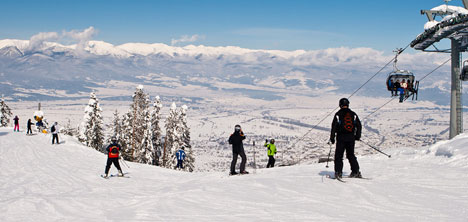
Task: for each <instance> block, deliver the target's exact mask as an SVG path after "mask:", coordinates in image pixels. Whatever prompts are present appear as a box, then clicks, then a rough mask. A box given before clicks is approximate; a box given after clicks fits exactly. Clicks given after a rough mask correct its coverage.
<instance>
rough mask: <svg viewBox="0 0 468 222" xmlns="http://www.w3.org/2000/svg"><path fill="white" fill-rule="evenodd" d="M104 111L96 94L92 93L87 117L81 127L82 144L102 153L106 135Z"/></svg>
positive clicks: (87, 108)
mask: <svg viewBox="0 0 468 222" xmlns="http://www.w3.org/2000/svg"><path fill="white" fill-rule="evenodd" d="M101 113H102V109H101V107H100V105H99V100H98V99H97V97H96V94H95V93H94V92H92V93H91V94H90V99H89V102H88V105H87V106H86V108H85V115H84V117H83V122H82V124H81V127H80V136H79V139H80V141H81V142H83V143H84V144H86V145H87V146H89V147H92V148H94V149H96V150H99V151H102V145H103V142H104V133H103V130H102V125H103V119H102V115H101Z"/></svg>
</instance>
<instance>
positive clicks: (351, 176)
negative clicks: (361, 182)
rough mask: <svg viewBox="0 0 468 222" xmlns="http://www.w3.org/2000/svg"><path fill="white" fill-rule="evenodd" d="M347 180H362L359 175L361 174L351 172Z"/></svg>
mask: <svg viewBox="0 0 468 222" xmlns="http://www.w3.org/2000/svg"><path fill="white" fill-rule="evenodd" d="M349 178H362V175H361V172H359V171H358V172H357V173H356V172H351V174H350V175H349Z"/></svg>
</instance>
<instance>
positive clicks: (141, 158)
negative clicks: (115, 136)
mask: <svg viewBox="0 0 468 222" xmlns="http://www.w3.org/2000/svg"><path fill="white" fill-rule="evenodd" d="M132 98H133V103H132V104H131V105H130V110H129V111H128V112H127V114H126V115H125V116H124V118H123V124H122V126H123V127H122V130H123V131H124V132H123V133H124V134H125V136H124V138H123V140H121V141H123V142H124V143H126V147H125V148H124V147H122V150H123V153H122V155H123V157H124V158H125V159H126V160H129V161H132V162H139V163H146V160H145V157H146V153H147V149H149V150H151V149H152V148H151V147H149V146H152V142H148V141H151V135H152V134H150V135H148V132H149V131H148V127H149V126H150V123H149V122H150V121H149V118H150V117H149V102H150V100H149V96H148V94H146V93H145V92H144V91H143V86H142V85H138V87H137V88H136V91H135V92H134V93H133V96H132ZM147 137H149V139H148V138H147Z"/></svg>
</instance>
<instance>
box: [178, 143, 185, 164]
mask: <svg viewBox="0 0 468 222" xmlns="http://www.w3.org/2000/svg"><path fill="white" fill-rule="evenodd" d="M176 157H177V168H179V169H184V165H183V164H184V160H185V151H184V147H182V149H179V151H177V153H176Z"/></svg>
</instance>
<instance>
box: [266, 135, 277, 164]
mask: <svg viewBox="0 0 468 222" xmlns="http://www.w3.org/2000/svg"><path fill="white" fill-rule="evenodd" d="M265 147H266V148H268V151H267V155H268V164H267V168H270V167H272V168H273V167H274V166H275V154H276V146H275V139H271V140H270V143H268V140H265Z"/></svg>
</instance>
